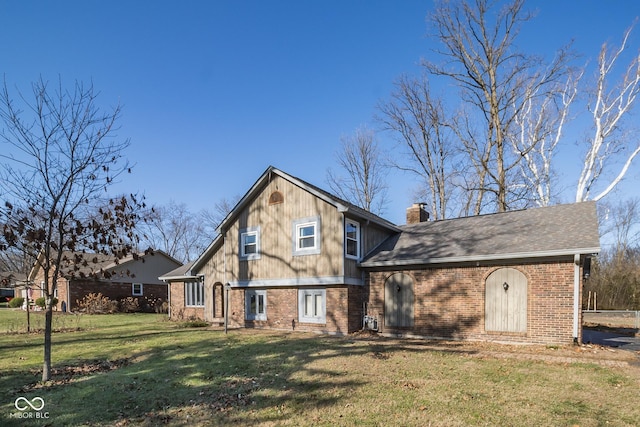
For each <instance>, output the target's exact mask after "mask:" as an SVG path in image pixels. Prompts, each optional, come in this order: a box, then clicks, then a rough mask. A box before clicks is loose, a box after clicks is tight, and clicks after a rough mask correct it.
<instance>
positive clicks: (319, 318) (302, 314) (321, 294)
mask: <svg viewBox="0 0 640 427" xmlns="http://www.w3.org/2000/svg"><path fill="white" fill-rule="evenodd" d="M307 297H311V298H312V301H311V304H312V305H311V306H308V305H307V304H306V302H307ZM317 298H320V301H318V300H317ZM307 307H309V308H310V309H311V311H312V312H306V308H307ZM298 321H299V322H300V323H319V324H324V323H327V290H326V289H299V290H298Z"/></svg>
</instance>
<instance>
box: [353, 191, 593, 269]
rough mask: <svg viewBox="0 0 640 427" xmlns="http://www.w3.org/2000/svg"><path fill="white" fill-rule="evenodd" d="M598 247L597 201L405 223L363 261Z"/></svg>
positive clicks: (425, 260)
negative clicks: (396, 233)
mask: <svg viewBox="0 0 640 427" xmlns="http://www.w3.org/2000/svg"><path fill="white" fill-rule="evenodd" d="M599 250H600V240H599V234H598V219H597V214H596V204H595V202H583V203H574V204H569V205H557V206H550V207H545V208H535V209H527V210H520V211H511V212H504V213H496V214H490V215H479V216H473V217H465V218H458V219H450V220H442V221H434V222H423V223H418V224H411V225H406V226H403V227H402V232H401V233H400V234H398V235H396V236H393V237H391V238H390V239H388V240H387V241H385V242H384V243H383V244H382V245H381V246H380V247H379V248H378V249H377V250H376V251H375V252H374V253H373V254H371V255H370V256H369V257H368V258H367V259H366V260H365V261H363V262H362V263H361V265H362V266H363V267H377V266H395V265H398V266H401V265H425V264H436V263H445V262H465V261H481V260H497V259H514V258H529V257H544V256H546V257H549V256H561V255H571V254H589V253H595V252H599Z"/></svg>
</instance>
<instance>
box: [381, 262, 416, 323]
mask: <svg viewBox="0 0 640 427" xmlns="http://www.w3.org/2000/svg"><path fill="white" fill-rule="evenodd" d="M413 302H414V292H413V279H412V278H411V276H409V275H408V274H404V273H396V274H393V275H391V276H390V277H389V278H388V279H387V281H386V282H385V284H384V323H385V326H389V327H400V328H403V327H404V328H406V327H411V326H413Z"/></svg>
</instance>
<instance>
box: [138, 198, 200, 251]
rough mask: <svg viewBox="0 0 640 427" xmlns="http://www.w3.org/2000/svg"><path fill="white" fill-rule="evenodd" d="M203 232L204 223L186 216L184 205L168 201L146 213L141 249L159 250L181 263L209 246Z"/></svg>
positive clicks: (191, 215) (188, 212)
mask: <svg viewBox="0 0 640 427" xmlns="http://www.w3.org/2000/svg"><path fill="white" fill-rule="evenodd" d="M205 228H206V224H205V222H203V221H201V219H200V217H199V215H196V214H194V213H192V212H190V211H189V210H188V208H187V205H185V204H184V203H181V204H178V203H175V202H173V201H171V202H169V204H167V205H166V206H154V207H153V208H152V209H151V211H150V212H149V213H148V215H147V221H146V222H145V224H144V237H143V238H142V240H143V242H142V246H145V247H147V246H148V247H152V248H154V249H159V250H162V251H164V252H166V253H167V254H168V255H170V256H171V257H173V258H175V259H177V260H179V261H181V262H183V263H185V262H188V261H190V260H193V259H195V258H196V257H197V256H198V255H200V254H201V253H202V252H203V251H204V249H205V248H206V247H207V245H208V244H209V243H211V240H210V237H209V235H208V234H207V233H205Z"/></svg>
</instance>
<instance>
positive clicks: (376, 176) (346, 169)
mask: <svg viewBox="0 0 640 427" xmlns="http://www.w3.org/2000/svg"><path fill="white" fill-rule="evenodd" d="M341 143H342V144H341V149H340V151H338V152H337V153H336V160H337V162H338V166H339V170H338V172H335V171H333V170H332V169H329V170H328V171H327V181H328V183H329V187H331V190H332V191H333V192H334V193H335V194H336V195H337V196H339V197H341V198H343V199H345V200H346V201H348V202H350V203H353V204H354V205H356V206H358V207H361V208H362V209H365V210H367V211H369V212H373V213H375V214H377V215H380V214H382V213H383V212H384V209H385V205H386V203H387V188H388V187H387V183H386V180H385V178H386V168H385V165H384V163H383V161H382V153H381V152H380V148H379V146H378V143H377V142H376V139H375V134H374V132H373V131H372V130H370V129H367V128H366V127H361V128H358V129H356V131H355V133H354V134H353V135H349V136H344V137H342V140H341Z"/></svg>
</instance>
